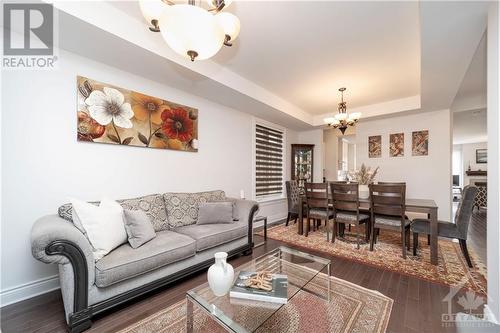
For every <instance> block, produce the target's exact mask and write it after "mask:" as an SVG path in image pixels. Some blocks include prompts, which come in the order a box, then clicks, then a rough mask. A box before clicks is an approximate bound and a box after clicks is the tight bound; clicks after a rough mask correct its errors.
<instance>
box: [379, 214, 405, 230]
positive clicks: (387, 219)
mask: <svg viewBox="0 0 500 333" xmlns="http://www.w3.org/2000/svg"><path fill="white" fill-rule="evenodd" d="M410 223H411V221H410V220H408V218H407V216H405V226H408V225H409V224H410ZM375 224H377V225H386V226H391V227H395V228H398V227H401V218H400V217H394V216H384V215H375Z"/></svg>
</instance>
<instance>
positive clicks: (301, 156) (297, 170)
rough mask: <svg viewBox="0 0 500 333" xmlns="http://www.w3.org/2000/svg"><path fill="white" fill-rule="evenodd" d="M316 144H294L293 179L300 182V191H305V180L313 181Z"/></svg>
mask: <svg viewBox="0 0 500 333" xmlns="http://www.w3.org/2000/svg"><path fill="white" fill-rule="evenodd" d="M313 161H314V145H306V144H292V163H291V165H292V172H291V178H292V180H296V181H297V183H298V184H299V189H300V193H304V184H305V182H312V181H313V169H314V164H313Z"/></svg>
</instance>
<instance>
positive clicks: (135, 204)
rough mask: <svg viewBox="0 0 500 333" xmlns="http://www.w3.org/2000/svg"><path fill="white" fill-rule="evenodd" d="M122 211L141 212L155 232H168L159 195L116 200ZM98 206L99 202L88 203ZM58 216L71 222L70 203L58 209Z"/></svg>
mask: <svg viewBox="0 0 500 333" xmlns="http://www.w3.org/2000/svg"><path fill="white" fill-rule="evenodd" d="M116 202H118V203H119V204H120V205H121V206H122V207H123V208H124V209H128V210H142V211H143V212H145V213H146V215H148V217H149V219H150V220H151V223H152V224H153V227H154V229H155V231H157V232H158V231H161V230H168V223H167V212H166V211H165V202H164V201H163V198H162V195H161V194H151V195H146V196H143V197H138V198H133V199H123V200H117V201H116ZM90 203H91V204H94V205H99V201H94V202H90ZM58 212H59V216H60V217H62V218H63V219H65V220H68V221H70V222H73V218H72V216H73V207H72V206H71V204H70V203H67V204H65V205H62V206H61V207H59V210H58Z"/></svg>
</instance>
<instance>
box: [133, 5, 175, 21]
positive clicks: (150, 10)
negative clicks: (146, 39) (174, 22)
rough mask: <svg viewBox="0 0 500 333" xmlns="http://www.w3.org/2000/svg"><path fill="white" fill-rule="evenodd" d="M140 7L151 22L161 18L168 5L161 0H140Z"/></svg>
mask: <svg viewBox="0 0 500 333" xmlns="http://www.w3.org/2000/svg"><path fill="white" fill-rule="evenodd" d="M139 7H140V8H141V12H142V15H143V16H144V18H145V19H146V21H148V23H151V21H152V20H159V19H160V16H161V14H162V13H163V10H164V9H165V8H166V7H168V5H167V4H165V3H164V2H163V1H161V0H141V1H139Z"/></svg>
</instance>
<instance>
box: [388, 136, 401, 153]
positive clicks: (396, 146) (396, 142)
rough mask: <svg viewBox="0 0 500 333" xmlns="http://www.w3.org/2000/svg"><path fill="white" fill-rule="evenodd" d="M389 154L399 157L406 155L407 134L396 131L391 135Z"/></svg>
mask: <svg viewBox="0 0 500 333" xmlns="http://www.w3.org/2000/svg"><path fill="white" fill-rule="evenodd" d="M389 155H390V156H391V157H399V156H404V155H405V134H404V133H395V134H391V135H389Z"/></svg>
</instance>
